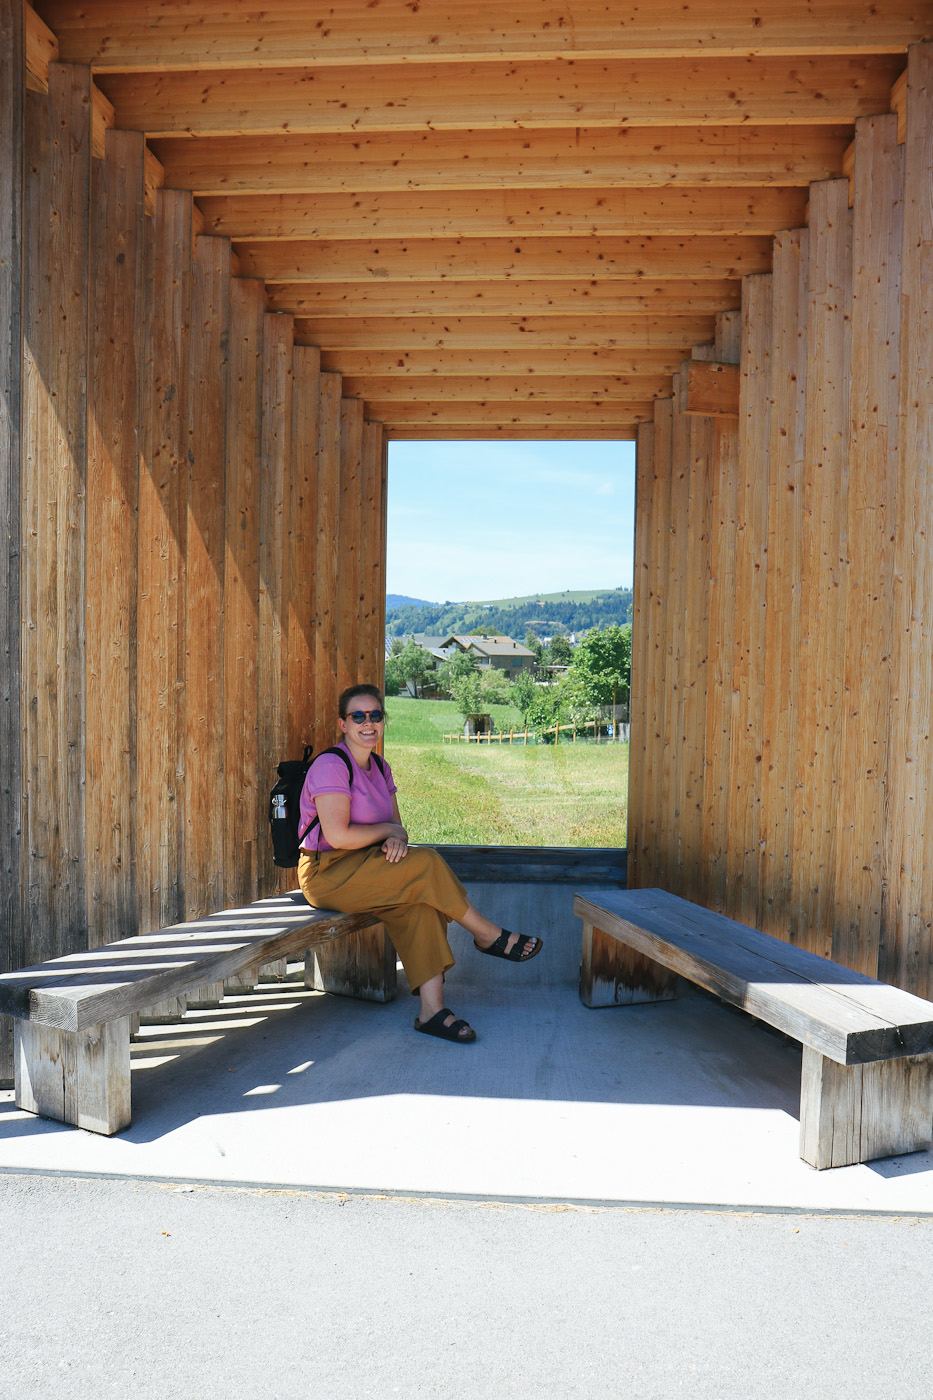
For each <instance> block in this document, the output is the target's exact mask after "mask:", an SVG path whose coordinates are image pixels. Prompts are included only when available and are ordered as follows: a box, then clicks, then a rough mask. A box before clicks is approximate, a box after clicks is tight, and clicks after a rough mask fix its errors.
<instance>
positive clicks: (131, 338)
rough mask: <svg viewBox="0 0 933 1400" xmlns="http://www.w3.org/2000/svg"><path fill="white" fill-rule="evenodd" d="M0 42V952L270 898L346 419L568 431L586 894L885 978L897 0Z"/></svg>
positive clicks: (59, 10)
mask: <svg viewBox="0 0 933 1400" xmlns="http://www.w3.org/2000/svg"><path fill="white" fill-rule="evenodd" d="M0 41H2V42H0V104H2V105H0V533H2V538H3V544H4V547H3V552H2V557H0V882H2V883H0V968H2V969H4V970H5V969H9V968H14V967H19V966H23V965H26V964H29V963H33V962H37V961H41V960H43V959H45V958H47V957H51V956H56V955H58V954H62V953H66V952H70V951H74V950H78V949H82V948H86V947H88V946H91V947H94V946H99V945H100V944H102V943H105V942H108V941H111V940H112V939H114V938H119V937H122V936H124V935H126V934H129V933H134V932H145V931H147V930H149V929H152V928H156V927H161V926H164V925H166V924H169V923H172V922H175V921H178V920H181V919H183V918H194V917H197V916H198V915H199V914H201V913H204V912H209V911H213V910H216V909H219V908H222V907H225V906H232V905H236V904H241V903H244V902H246V901H249V900H250V899H254V898H257V897H259V896H261V895H263V894H265V893H271V892H274V891H275V890H278V889H280V888H281V887H282V877H281V875H280V873H278V872H276V871H275V869H274V867H273V866H272V864H271V851H270V849H269V845H268V839H267V835H266V810H265V804H266V798H267V793H268V788H269V786H270V781H271V776H270V775H271V773H272V770H273V768H274V764H275V763H276V762H277V761H278V760H279V758H281V757H284V756H286V755H294V756H297V755H298V754H299V753H300V751H301V746H302V745H303V744H304V743H306V742H310V743H313V744H314V745H315V746H316V747H321V746H326V744H327V743H329V742H330V741H331V737H332V734H331V725H332V716H333V714H334V710H335V701H336V696H337V693H338V692H339V690H340V689H342V688H343V687H344V686H345V685H347V684H350V683H352V682H354V681H357V680H373V679H375V680H378V679H379V678H380V675H381V669H382V664H383V604H384V597H385V505H386V448H387V444H388V443H389V442H391V441H393V440H399V439H403V438H416V439H436V440H437V441H438V442H439V443H442V442H443V440H444V439H451V438H456V439H463V438H476V439H488V438H518V439H527V438H533V437H543V438H549V439H560V438H565V439H585V438H595V437H603V438H611V439H634V440H635V441H636V443H637V486H636V562H635V570H636V572H635V621H634V656H633V687H632V740H631V765H630V766H631V789H630V794H629V828H628V878H629V883H630V884H633V885H639V886H648V885H660V886H663V887H665V888H667V889H669V890H672V891H674V892H675V893H678V894H682V895H684V896H686V897H687V898H690V899H693V900H696V901H698V902H700V903H703V904H705V905H707V906H709V907H711V908H714V909H717V910H721V911H722V912H724V913H727V914H729V915H731V916H732V917H735V918H738V919H740V920H742V921H744V922H746V923H749V924H754V925H756V926H757V927H759V928H762V929H764V930H765V931H767V932H769V933H773V934H775V935H777V936H779V937H781V938H787V939H790V940H792V941H794V942H796V943H799V944H801V945H803V946H806V947H808V948H811V949H813V950H814V951H817V952H820V953H823V954H825V955H827V956H832V957H833V958H836V959H838V960H839V961H841V962H843V963H846V964H848V965H849V966H851V967H853V968H857V969H859V970H861V971H864V972H867V973H870V974H871V975H874V976H879V977H881V978H882V979H884V980H887V981H890V982H893V983H897V984H898V985H900V986H903V987H905V988H907V989H909V990H911V991H913V992H916V993H918V994H919V995H921V996H927V997H929V996H930V995H931V994H933V956H931V954H933V948H931V927H933V822H930V821H929V820H928V808H929V804H930V800H931V796H933V792H931V789H933V745H931V724H933V712H931V710H933V648H931V636H930V633H931V627H933V480H931V476H933V383H931V365H933V178H931V175H933V171H931V160H933V90H931V81H933V46H931V41H933V5H931V4H930V3H929V2H928V0H887V3H885V4H884V5H877V4H869V3H866V0H848V3H845V4H842V3H837V0H758V3H755V4H751V3H744V0H741V3H736V4H729V5H723V4H721V3H717V4H714V3H707V0H700V2H699V3H696V4H691V5H689V6H684V5H682V4H680V3H676V4H675V3H670V0H657V3H655V4H653V5H652V6H650V7H645V6H641V5H634V4H620V5H607V4H604V3H599V4H597V3H584V2H583V0H579V2H578V0H570V2H569V3H568V4H566V5H561V4H551V3H550V0H548V3H538V0H535V3H532V0H507V2H506V3H498V4H488V3H470V4H461V5H458V6H454V5H452V4H449V3H446V0H422V3H421V4H420V5H409V4H403V3H400V0H382V3H379V4H374V5H372V4H366V3H364V2H363V0H346V3H332V4H329V5H326V6H310V5H304V4H292V3H282V4H277V5H271V6H267V7H266V8H265V9H264V10H263V11H262V12H261V13H260V12H259V11H258V10H257V9H256V8H255V7H254V6H253V5H252V4H251V3H245V2H243V0H224V3H218V0H202V3H200V4H198V5H197V6H191V5H188V4H186V3H183V0H153V3H151V4H149V5H147V6H146V7H145V11H144V19H143V18H141V17H140V7H136V6H128V5H124V4H118V3H115V0H90V3H82V4H78V3H73V0H36V3H35V4H34V5H30V4H28V3H27V4H24V3H23V0H0ZM478 450H481V449H478ZM441 454H442V448H439V468H438V475H439V478H440V477H442V474H443V465H442V461H441V460H440V456H441ZM620 800H623V799H622V795H620ZM927 826H929V827H930V837H929V839H927V832H926V828H927ZM0 1045H2V1047H3V1053H2V1057H0V1078H3V1077H5V1075H4V1066H5V1065H8V1063H9V1060H8V1056H9V1028H8V1027H5V1029H4V1034H3V1036H2V1037H0ZM7 1072H8V1071H7Z"/></svg>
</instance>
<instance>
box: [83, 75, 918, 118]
mask: <svg viewBox="0 0 933 1400" xmlns="http://www.w3.org/2000/svg"><path fill="white" fill-rule="evenodd" d="M903 66H904V59H903V55H901V56H894V57H889V56H887V55H882V56H878V55H872V56H869V57H865V58H847V57H846V58H836V57H829V58H800V59H798V60H796V61H795V62H794V63H793V64H791V65H788V63H787V61H786V60H785V59H782V58H778V59H775V58H742V59H738V58H730V59H712V58H700V59H681V60H678V59H648V60H645V61H644V62H638V63H630V62H628V63H627V62H618V61H607V62H602V61H598V60H591V59H585V60H582V61H580V62H573V63H564V62H561V61H557V62H551V63H530V64H520V65H517V66H502V65H497V64H469V63H460V64H456V63H454V64H450V65H447V66H438V65H434V66H420V65H414V66H409V67H404V66H401V67H397V68H375V69H373V70H372V72H370V73H368V74H367V75H366V79H365V81H362V80H361V78H360V74H359V70H358V69H356V68H352V69H341V68H323V69H311V68H305V69H300V68H298V69H291V68H280V69H268V70H265V71H263V72H247V71H245V70H244V71H239V70H229V69H228V70H223V71H219V72H214V73H207V74H205V73H204V72H201V71H200V70H195V71H194V72H191V73H161V74H159V75H157V76H151V75H148V74H117V75H109V74H107V75H101V76H99V77H98V79H97V81H98V83H99V84H100V86H101V87H102V88H103V90H104V92H105V93H106V95H107V96H108V97H109V98H110V100H111V101H112V102H113V104H114V108H115V110H116V114H117V125H118V126H121V127H127V128H130V129H132V130H135V131H144V132H146V134H147V135H148V136H149V137H164V136H172V135H178V134H187V135H191V136H198V135H200V136H238V135H247V134H252V135H254V136H261V135H268V136H280V135H281V134H282V133H283V132H304V133H314V132H322V133H323V132H340V131H343V132H365V131H418V130H421V129H424V128H427V129H430V130H433V131H444V130H447V131H454V130H460V129H469V128H473V129H477V130H484V129H485V130H495V129H497V128H505V127H520V128H523V129H524V128H527V129H529V130H538V129H546V128H549V127H557V128H567V127H577V126H580V127H596V126H608V127H628V126H635V127H637V126H641V127H654V126H657V127H665V128H666V127H670V126H689V127H698V126H729V125H732V126H745V125H747V124H749V123H753V124H769V123H776V124H778V125H787V126H794V125H804V126H812V125H837V124H839V123H843V122H852V121H854V120H855V119H856V118H857V117H862V116H874V115H877V114H878V113H879V112H886V111H887V110H888V107H889V102H890V93H891V87H892V84H893V83H894V82H895V80H896V78H897V77H898V75H899V74H900V72H901V70H902V69H903Z"/></svg>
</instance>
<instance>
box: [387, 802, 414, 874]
mask: <svg viewBox="0 0 933 1400" xmlns="http://www.w3.org/2000/svg"><path fill="white" fill-rule="evenodd" d="M392 815H393V817H394V818H395V824H396V833H399V832H400V833H401V835H398V834H396V835H394V836H390V837H388V838H387V839H386V840H385V841H383V843H382V849H383V851H384V852H385V858H386V860H391V861H396V862H397V861H400V860H404V859H405V857H406V856H407V855H408V832H407V831H406V830H405V828H404V826H403V825H402V818H401V815H400V813H399V810H398V798H397V797H396V795H395V793H394V792H393V794H392Z"/></svg>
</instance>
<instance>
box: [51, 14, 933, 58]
mask: <svg viewBox="0 0 933 1400" xmlns="http://www.w3.org/2000/svg"><path fill="white" fill-rule="evenodd" d="M35 3H36V8H37V9H38V10H39V11H40V13H41V14H42V15H43V16H44V17H45V19H46V21H47V22H48V23H49V24H50V25H51V26H52V28H53V29H54V30H55V32H56V33H57V34H58V36H59V38H60V41H61V44H62V51H63V56H64V57H66V58H67V59H68V60H69V61H70V62H75V63H90V64H92V65H93V66H94V68H95V69H97V70H98V71H100V72H104V71H108V70H122V71H124V72H127V73H131V72H148V71H169V70H171V69H173V68H194V67H200V68H201V69H210V68H217V67H221V68H223V67H228V66H229V67H253V68H262V67H265V66H268V65H270V64H272V65H275V66H281V67H288V66H290V65H293V64H297V63H300V64H302V65H304V64H307V63H310V62H313V63H314V64H315V65H318V66H323V65H327V64H348V63H353V64H361V63H367V64H379V63H386V62H390V63H399V62H407V63H418V62H429V63H431V64H436V63H438V62H439V61H443V60H445V59H448V58H449V59H453V60H454V61H456V60H459V59H462V57H463V56H464V54H466V55H468V56H469V57H470V58H471V59H473V60H474V61H489V60H491V61H494V62H498V61H502V60H509V61H518V60H527V59H529V58H531V59H540V58H548V57H557V56H563V57H567V58H570V57H577V58H582V57H585V56H593V57H600V56H602V55H605V54H614V55H618V56H620V57H622V56H624V57H628V58H652V57H659V56H663V55H665V54H680V55H683V56H689V55H693V54H698V53H713V54H731V55H735V56H737V57H741V56H742V55H744V54H748V53H770V54H787V55H799V54H808V53H823V54H833V53H837V54H845V53H862V52H876V53H884V52H890V53H896V52H898V51H902V50H903V49H905V48H906V47H907V45H908V44H910V43H915V42H917V41H918V40H920V39H923V38H929V37H930V36H931V26H930V15H929V12H928V10H926V8H925V7H924V6H923V5H921V4H918V3H916V0H884V2H883V3H878V0H848V3H846V0H822V3H821V4H819V5H818V6H817V5H813V4H812V3H810V0H756V3H755V4H748V3H746V4H735V3H731V4H723V3H722V0H691V3H690V4H689V5H685V4H683V3H682V0H654V2H653V3H652V4H651V5H644V4H639V3H636V0H628V3H625V2H624V0H622V3H616V4H613V5H607V4H605V3H604V0H572V3H570V4H567V3H554V0H509V4H508V5H507V6H503V5H501V4H491V3H488V0H486V3H475V0H474V3H463V0H461V3H458V4H454V3H452V0H420V3H419V4H418V5H414V4H411V3H408V2H407V0H382V3H381V4H380V5H378V6H375V5H373V4H371V3H370V0H340V3H339V4H335V3H331V4H329V5H314V6H312V5H308V4H307V3H298V2H297V0H292V3H288V0H279V3H276V4H275V5H272V6H270V5H266V6H263V7H261V6H260V4H259V3H258V0H199V3H198V5H197V7H196V11H195V10H193V7H192V6H191V4H190V3H188V0H149V3H147V4H146V6H145V8H144V16H143V19H142V21H141V18H140V7H138V6H134V5H128V4H127V3H126V0H95V3H93V4H88V3H87V0H35Z"/></svg>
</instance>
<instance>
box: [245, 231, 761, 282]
mask: <svg viewBox="0 0 933 1400" xmlns="http://www.w3.org/2000/svg"><path fill="white" fill-rule="evenodd" d="M771 242H772V240H771V239H770V238H763V237H748V238H527V239H519V238H462V239H455V238H450V239H430V238H427V239H418V238H411V239H405V240H394V241H393V240H392V239H381V240H379V241H378V242H376V241H373V240H361V241H360V242H357V243H350V242H344V241H342V240H327V239H320V240H312V241H309V242H307V243H285V244H278V243H237V244H236V252H237V255H238V257H239V259H240V267H241V270H242V273H243V275H244V276H245V277H260V278H262V279H263V281H265V282H370V281H373V282H380V283H385V282H407V283H412V282H437V281H440V280H444V279H450V280H452V281H461V282H462V281H473V280H474V279H475V280H478V281H484V282H485V281H489V280H490V279H493V280H497V281H501V280H507V281H511V280H513V279H518V280H529V279H530V280H545V281H553V280H559V281H575V282H576V281H596V280H599V281H606V280H610V279H613V278H622V279H624V280H626V281H631V280H632V279H633V278H634V279H642V278H644V279H646V280H658V281H669V280H670V279H674V280H676V281H683V280H684V279H688V280H704V279H706V278H709V277H712V278H717V279H719V278H728V279H733V278H737V277H743V276H745V275H746V274H747V273H750V272H769V271H770V270H771ZM413 295H414V292H413Z"/></svg>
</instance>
